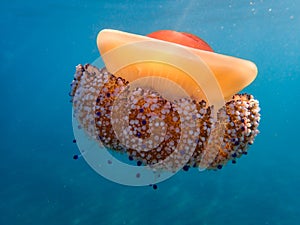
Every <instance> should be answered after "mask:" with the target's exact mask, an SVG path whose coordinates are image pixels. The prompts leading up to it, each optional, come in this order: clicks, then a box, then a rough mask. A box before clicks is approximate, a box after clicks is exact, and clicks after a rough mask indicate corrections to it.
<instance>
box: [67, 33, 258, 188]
mask: <svg viewBox="0 0 300 225" xmlns="http://www.w3.org/2000/svg"><path fill="white" fill-rule="evenodd" d="M97 45H98V49H99V51H100V54H101V58H102V60H103V62H104V64H105V68H103V69H98V68H97V67H95V66H93V65H86V66H81V65H79V66H78V67H77V69H76V74H75V79H74V81H73V84H72V92H71V93H72V96H73V128H74V134H75V137H76V140H77V144H78V146H79V149H80V151H82V152H81V153H82V156H83V157H84V158H85V159H86V161H87V162H88V163H89V164H90V165H91V166H92V167H93V168H94V170H96V171H97V172H98V173H99V174H101V175H102V176H104V177H106V178H108V179H109V180H112V181H115V182H117V183H121V184H125V185H137V186H140V185H148V184H154V183H158V182H161V181H163V180H165V179H167V178H169V177H171V176H172V175H174V174H175V173H176V172H177V171H179V170H180V169H181V168H187V167H198V168H201V169H206V168H207V169H219V168H222V166H223V165H225V164H226V163H227V162H228V161H229V160H235V159H236V158H238V157H240V156H241V155H242V154H243V153H244V152H246V150H247V146H248V144H249V143H250V144H251V143H252V142H253V140H254V137H255V136H256V134H257V133H258V131H257V127H258V123H259V119H260V117H259V116H260V115H259V107H258V102H257V101H256V100H255V99H254V98H253V96H251V95H248V94H244V95H238V94H236V93H237V92H238V91H240V90H242V89H243V88H244V87H245V86H247V85H249V84H250V83H251V82H252V81H253V80H254V79H255V76H256V74H257V69H256V66H255V65H254V64H253V63H252V62H250V61H247V60H243V59H238V58H234V57H230V56H225V55H221V54H217V53H214V52H212V49H211V48H210V46H209V45H208V44H207V43H206V42H204V41H203V40H201V39H199V38H198V37H196V36H194V35H190V34H187V33H180V32H173V31H159V32H154V33H152V34H149V36H148V37H147V36H141V35H135V34H130V33H126V32H121V31H116V30H102V31H101V32H99V34H98V37H97ZM95 64H99V60H97V61H96V62H95V63H94V65H95ZM112 151H113V152H118V153H123V154H126V155H128V156H129V157H130V158H131V159H133V160H134V161H136V162H138V163H137V165H138V166H132V165H129V164H126V163H124V162H122V161H120V160H118V159H116V158H115V157H113V156H112V154H111V152H112Z"/></svg>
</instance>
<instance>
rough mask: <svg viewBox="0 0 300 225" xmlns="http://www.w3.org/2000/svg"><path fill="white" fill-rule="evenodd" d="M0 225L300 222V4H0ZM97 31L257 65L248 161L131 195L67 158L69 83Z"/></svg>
mask: <svg viewBox="0 0 300 225" xmlns="http://www.w3.org/2000/svg"><path fill="white" fill-rule="evenodd" d="M0 24H1V31H0V32H1V38H0V48H1V51H0V62H1V72H0V78H1V81H0V82H1V88H0V94H1V110H0V124H1V129H0V144H1V145H0V151H1V158H0V159H1V162H0V225H25V224H26V225H27V224H28V225H50V224H51V225H69V224H70V225H125V224H126V225H140V224H143V225H150V224H151V225H153V224H172V225H185V224H187V225H194V224H195V225H196V224H197V225H202V224H203V225H218V224H227V225H253V224H257V225H260V224H261V225H297V224H300V222H299V221H300V216H299V215H300V204H299V202H300V170H299V166H300V163H299V160H300V147H299V142H298V141H299V139H300V138H299V129H298V128H299V126H300V119H299V110H300V106H299V103H300V102H299V99H300V94H299V90H300V89H299V84H300V1H297V0H286V1H276V0H253V1H249V0H248V1H245V0H214V1H213V0H201V1H196V0H174V1H171V0H166V1H162V0H155V1H154V0H152V1H129V0H128V1H117V0H111V1H100V0H98V1H97V0H93V1H84V0H74V1H62V0H61V1H59V0H51V1H50V0H45V1H33V0H28V1H21V0H9V1H8V0H2V1H1V7H0ZM104 28H112V29H117V30H122V31H127V32H132V33H137V34H143V35H145V34H147V33H151V32H153V31H155V30H160V29H172V30H178V31H185V32H190V33H193V34H196V35H198V36H200V37H201V38H203V39H204V40H206V41H207V42H208V43H209V44H210V45H211V46H212V47H213V49H214V50H215V51H216V52H219V53H222V54H227V55H232V56H236V57H241V58H245V59H249V60H251V61H253V62H255V63H256V65H257V67H258V70H259V73H258V76H257V79H256V80H255V81H254V82H253V83H252V84H251V85H250V86H249V87H247V88H246V89H245V90H244V91H243V92H248V93H251V94H253V95H254V96H255V98H256V99H258V100H259V101H260V106H261V115H262V119H261V124H260V126H259V130H260V134H259V135H258V136H257V138H256V141H255V143H254V145H252V146H251V148H250V150H249V154H248V155H247V156H243V157H242V158H241V159H239V160H238V162H237V164H236V165H232V164H231V163H229V164H228V165H227V166H225V167H224V168H223V169H222V170H219V171H206V172H201V173H200V172H198V171H197V170H190V171H189V172H179V173H177V174H176V175H175V176H173V177H172V178H171V179H169V180H167V181H165V182H162V183H159V184H158V189H157V190H153V189H152V188H151V187H148V186H146V187H128V186H123V185H119V184H116V183H113V182H111V181H108V180H106V179H104V178H102V177H101V176H99V175H98V174H97V173H95V172H94V171H93V170H92V169H91V168H90V167H89V165H88V164H87V163H86V162H85V161H84V159H83V158H80V159H79V160H73V159H72V157H73V155H74V154H78V153H79V151H78V148H77V146H76V145H75V144H73V143H72V140H73V138H74V137H73V131H72V123H71V111H72V110H71V108H72V105H71V103H69V100H70V97H69V96H68V92H69V91H70V87H69V84H70V82H71V81H72V79H73V74H74V72H75V66H76V65H77V64H79V63H82V64H84V63H91V62H93V61H94V60H95V59H96V58H98V57H99V53H98V50H97V46H96V36H97V34H98V32H99V31H100V30H102V29H104Z"/></svg>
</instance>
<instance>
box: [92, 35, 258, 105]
mask: <svg viewBox="0 0 300 225" xmlns="http://www.w3.org/2000/svg"><path fill="white" fill-rule="evenodd" d="M97 45H98V49H99V52H100V54H101V57H102V59H103V61H104V63H105V66H106V68H107V70H108V71H109V72H110V73H112V74H114V75H115V76H120V77H122V78H124V79H125V80H127V81H129V82H131V81H134V80H137V79H139V78H143V77H149V76H153V77H162V78H167V79H168V80H171V81H173V82H175V83H177V84H179V85H180V86H181V87H182V88H183V89H184V91H185V92H186V93H187V94H188V95H189V96H190V97H191V98H192V99H195V100H197V101H200V100H202V99H204V100H208V101H209V103H214V105H217V108H220V107H221V106H222V105H224V102H221V101H222V100H223V101H224V100H229V99H230V98H231V97H232V96H233V95H234V94H236V93H237V92H239V91H241V90H242V89H243V88H245V87H246V86H248V85H249V84H250V83H251V82H252V81H253V80H254V79H255V77H256V75H257V67H256V65H255V64H254V63H252V62H251V61H248V60H243V59H239V58H236V57H231V56H226V55H222V54H217V53H214V52H209V51H204V50H199V49H195V48H190V47H186V46H182V45H179V44H175V43H171V42H166V41H162V40H157V39H154V38H150V37H147V36H142V35H136V34H131V33H127V32H121V31H117V30H110V29H105V30H102V31H100V32H99V34H98V37H97ZM165 89H166V90H167V91H168V94H169V95H170V96H177V95H178V97H180V91H179V92H178V91H177V90H174V89H171V88H168V87H165ZM221 98H222V100H220V99H221ZM218 106H219V107H218Z"/></svg>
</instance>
